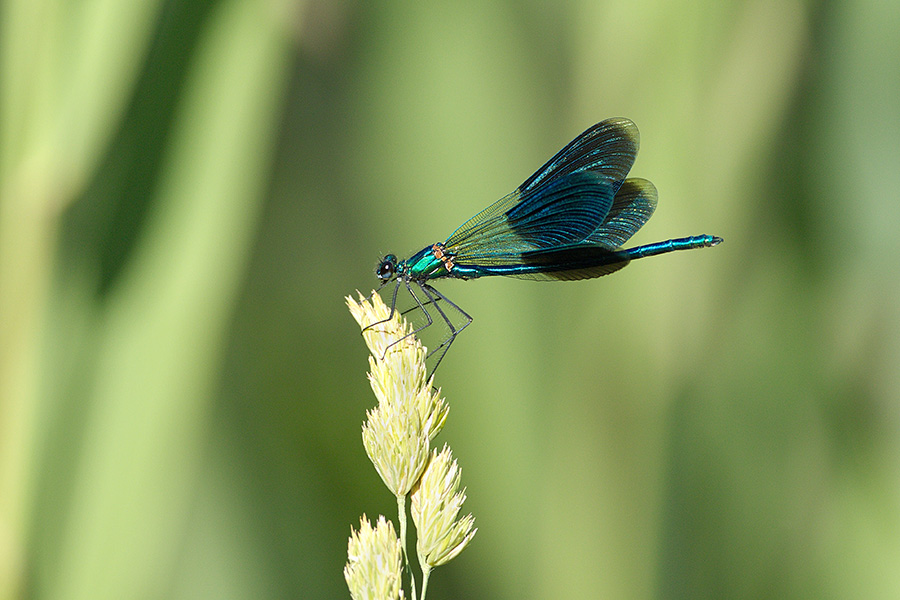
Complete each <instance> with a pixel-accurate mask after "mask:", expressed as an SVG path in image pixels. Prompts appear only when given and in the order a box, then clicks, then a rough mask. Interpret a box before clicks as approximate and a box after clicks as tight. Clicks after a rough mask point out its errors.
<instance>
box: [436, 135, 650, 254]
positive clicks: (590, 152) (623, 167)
mask: <svg viewBox="0 0 900 600" xmlns="http://www.w3.org/2000/svg"><path fill="white" fill-rule="evenodd" d="M637 150H638V131H637V127H636V126H635V125H634V123H632V122H631V121H629V120H628V119H622V118H618V119H607V120H606V121H603V122H601V123H598V124H597V125H594V126H593V127H591V128H590V129H588V130H587V131H585V132H584V133H582V134H581V135H579V136H578V137H577V138H575V139H574V140H572V142H570V143H569V144H568V145H567V146H566V147H565V148H563V149H562V150H560V151H559V152H558V153H557V154H556V156H554V157H553V158H551V159H550V160H549V161H547V163H546V164H544V166H542V167H541V168H540V169H538V170H537V171H536V172H535V173H534V174H533V175H532V176H531V177H529V178H528V179H527V180H525V182H524V183H523V184H522V185H520V186H519V187H518V188H517V189H516V191H514V192H513V193H511V194H509V195H508V196H506V197H504V198H502V199H500V200H498V201H497V202H495V203H494V204H492V205H491V206H489V207H487V208H486V209H484V210H483V211H481V212H480V213H478V214H477V215H475V216H474V217H472V218H471V219H469V220H468V221H467V222H466V223H464V224H463V225H462V226H461V227H460V228H459V229H457V230H456V231H455V232H454V233H453V235H451V236H450V237H449V238H448V239H447V241H446V242H445V243H444V246H445V247H446V249H447V250H448V251H449V252H450V253H452V254H453V255H455V261H456V262H457V263H458V264H466V265H474V266H493V265H508V264H516V263H518V262H520V256H521V255H522V254H523V253H526V252H531V251H537V250H552V249H554V248H559V247H562V246H566V245H572V244H578V243H581V242H584V241H585V240H586V239H587V238H588V237H589V236H591V235H592V234H593V233H594V232H596V231H597V230H598V228H600V227H601V226H602V225H603V223H604V222H605V221H606V220H607V218H608V216H609V214H610V212H611V211H612V209H613V208H614V207H615V201H614V199H615V196H616V192H617V191H618V189H619V188H620V187H621V185H622V182H623V181H624V180H625V176H626V175H627V174H628V171H629V170H630V169H631V165H632V164H634V158H635V155H636V154H637Z"/></svg>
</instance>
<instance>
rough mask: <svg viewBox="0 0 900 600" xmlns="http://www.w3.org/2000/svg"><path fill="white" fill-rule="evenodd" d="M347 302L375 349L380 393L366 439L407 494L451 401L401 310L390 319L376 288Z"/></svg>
mask: <svg viewBox="0 0 900 600" xmlns="http://www.w3.org/2000/svg"><path fill="white" fill-rule="evenodd" d="M347 306H348V307H349V308H350V312H351V313H352V314H353V317H354V318H355V319H356V321H357V323H359V325H360V327H361V328H362V329H363V337H364V338H365V340H366V344H367V345H368V346H369V350H370V351H371V352H372V355H371V356H370V357H369V368H370V371H369V382H370V384H371V386H372V391H373V392H374V393H375V397H376V398H377V399H378V406H376V407H375V408H374V409H372V410H370V411H368V412H367V417H368V419H367V421H366V423H365V424H364V425H363V445H364V446H365V449H366V454H368V456H369V459H370V460H371V461H372V464H374V465H375V469H376V470H377V471H378V474H379V475H380V476H381V479H382V481H384V483H385V485H387V487H388V489H390V490H391V491H392V492H393V493H394V494H395V495H396V496H398V497H402V496H405V495H406V494H408V493H409V491H410V489H411V488H412V486H413V485H414V484H415V483H416V481H417V480H418V478H419V476H420V475H421V474H422V471H423V470H424V468H425V465H426V464H427V463H428V457H429V450H430V445H429V442H430V440H431V439H433V438H434V436H436V435H437V434H438V433H439V432H440V430H441V428H443V426H444V423H445V422H446V420H447V412H448V410H449V407H448V406H447V404H446V402H445V401H444V399H443V398H441V395H440V390H434V389H433V387H432V385H431V380H430V379H427V378H426V375H427V368H426V366H425V355H426V350H425V348H424V347H423V346H422V343H421V342H420V341H419V340H418V339H416V337H415V336H414V335H411V334H410V331H411V329H410V326H409V325H408V324H407V323H406V321H405V320H404V319H403V318H402V317H400V315H399V312H398V311H394V314H393V315H391V318H390V319H388V316H389V315H390V314H391V310H390V309H389V308H388V307H387V306H385V304H384V303H383V302H382V301H381V297H380V296H378V294H375V293H373V295H372V299H371V301H368V300H365V299H364V298H363V297H362V295H360V301H359V302H357V301H355V300H353V299H352V298H350V297H348V298H347ZM382 321H383V322H382ZM373 323H377V325H375V326H374V327H370V325H372V324H373ZM392 344H393V345H392Z"/></svg>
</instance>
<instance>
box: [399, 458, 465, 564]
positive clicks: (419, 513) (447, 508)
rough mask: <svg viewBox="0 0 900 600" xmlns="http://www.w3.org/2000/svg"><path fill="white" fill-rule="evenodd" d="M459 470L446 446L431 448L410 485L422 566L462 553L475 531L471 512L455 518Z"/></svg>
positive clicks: (461, 499) (460, 493)
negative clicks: (422, 471)
mask: <svg viewBox="0 0 900 600" xmlns="http://www.w3.org/2000/svg"><path fill="white" fill-rule="evenodd" d="M461 474H462V473H461V471H460V469H459V466H458V465H457V464H456V461H455V460H454V459H453V456H452V455H451V453H450V448H448V447H447V446H446V445H445V446H444V449H443V450H441V451H440V452H438V451H437V450H434V451H433V453H432V456H431V460H430V461H429V462H428V466H427V467H426V468H425V472H424V473H423V474H422V477H421V479H419V482H418V483H417V484H416V486H415V487H414V488H413V491H412V495H411V502H410V513H411V514H412V518H413V522H414V523H415V524H416V532H417V536H418V541H417V542H416V551H417V553H418V555H419V562H420V563H421V564H422V565H428V567H429V568H431V567H438V566H440V565H443V564H445V563H447V562H449V561H450V560H452V559H453V558H455V557H456V555H457V554H459V553H460V552H462V551H463V550H464V549H465V547H466V546H468V544H469V542H470V541H471V540H472V537H473V536H474V535H475V532H476V531H478V530H477V529H476V528H475V517H473V516H472V515H471V514H469V515H466V516H464V517H462V518H460V519H457V515H459V511H460V509H461V508H462V505H463V502H465V500H466V492H465V489H463V490H462V491H459V480H460V476H461Z"/></svg>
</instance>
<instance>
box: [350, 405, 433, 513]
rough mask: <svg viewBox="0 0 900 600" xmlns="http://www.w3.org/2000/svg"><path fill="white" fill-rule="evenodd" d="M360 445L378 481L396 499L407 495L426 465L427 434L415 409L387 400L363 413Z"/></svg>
mask: <svg viewBox="0 0 900 600" xmlns="http://www.w3.org/2000/svg"><path fill="white" fill-rule="evenodd" d="M366 416H367V417H368V418H367V419H366V422H365V423H364V424H363V429H362V438H363V446H364V447H365V449H366V454H367V455H368V456H369V460H371V461H372V464H373V465H375V470H376V471H378V474H379V475H380V476H381V480H382V481H384V484H385V485H386V486H387V487H388V489H389V490H391V492H393V493H394V495H395V496H397V497H398V498H399V497H403V496H406V495H407V494H408V493H409V491H410V489H412V486H413V485H414V484H415V483H416V481H418V479H419V477H420V476H421V475H422V471H423V470H424V469H425V465H426V464H428V450H429V444H428V432H427V431H426V430H425V429H424V428H423V427H422V420H421V419H420V418H419V413H418V411H416V410H410V407H409V406H404V405H402V404H400V403H397V402H393V401H387V402H380V403H379V404H378V406H376V407H375V408H373V409H372V410H370V411H367V412H366Z"/></svg>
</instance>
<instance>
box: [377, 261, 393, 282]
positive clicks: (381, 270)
mask: <svg viewBox="0 0 900 600" xmlns="http://www.w3.org/2000/svg"><path fill="white" fill-rule="evenodd" d="M396 271H397V257H396V256H394V255H393V254H388V255H387V256H385V257H384V258H382V259H381V263H380V264H379V265H378V268H377V269H375V275H377V276H378V279H380V280H382V281H387V280H388V279H390V278H391V277H393V276H394V273H396Z"/></svg>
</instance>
